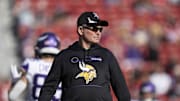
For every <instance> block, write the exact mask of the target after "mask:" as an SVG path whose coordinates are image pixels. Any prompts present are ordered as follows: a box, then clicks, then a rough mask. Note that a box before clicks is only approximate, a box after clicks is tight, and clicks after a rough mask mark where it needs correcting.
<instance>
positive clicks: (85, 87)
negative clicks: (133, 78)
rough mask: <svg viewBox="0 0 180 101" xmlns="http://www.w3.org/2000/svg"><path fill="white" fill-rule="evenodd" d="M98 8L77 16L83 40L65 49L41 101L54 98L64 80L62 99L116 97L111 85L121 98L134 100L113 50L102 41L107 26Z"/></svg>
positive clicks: (81, 100)
mask: <svg viewBox="0 0 180 101" xmlns="http://www.w3.org/2000/svg"><path fill="white" fill-rule="evenodd" d="M105 26H108V22H107V21H105V20H100V19H99V17H98V15H97V14H96V13H94V12H84V13H82V14H81V15H80V16H79V18H78V20H77V27H78V28H77V32H78V35H79V41H77V42H75V43H74V44H73V45H71V46H69V47H68V48H67V49H64V50H62V51H61V52H60V53H59V54H58V55H57V56H56V58H55V60H54V62H53V65H52V69H51V70H50V72H49V75H48V77H47V78H46V80H45V84H44V86H43V87H42V89H41V92H40V97H39V101H50V99H51V97H52V96H53V94H54V93H55V90H56V88H57V87H58V84H59V82H62V98H61V101H112V97H111V94H110V86H112V88H113V91H114V93H115V95H116V97H117V99H118V101H130V93H129V91H128V88H127V85H126V82H125V79H124V76H123V74H122V72H121V70H120V67H119V65H118V62H117V60H116V59H115V57H114V55H113V54H112V52H110V51H109V50H108V49H106V48H103V47H101V46H100V45H98V43H99V41H100V39H101V34H102V33H101V32H102V30H103V27H105Z"/></svg>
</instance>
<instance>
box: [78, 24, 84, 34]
mask: <svg viewBox="0 0 180 101" xmlns="http://www.w3.org/2000/svg"><path fill="white" fill-rule="evenodd" d="M78 33H79V35H80V36H81V35H83V33H84V30H83V27H82V26H79V27H78Z"/></svg>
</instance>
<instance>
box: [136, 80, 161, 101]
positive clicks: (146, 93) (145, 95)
mask: <svg viewBox="0 0 180 101" xmlns="http://www.w3.org/2000/svg"><path fill="white" fill-rule="evenodd" d="M139 96H140V98H139V99H140V100H139V101H158V100H157V99H156V97H155V86H154V85H153V84H152V83H151V82H144V83H142V84H141V85H140V92H139Z"/></svg>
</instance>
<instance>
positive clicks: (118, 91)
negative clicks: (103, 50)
mask: <svg viewBox="0 0 180 101" xmlns="http://www.w3.org/2000/svg"><path fill="white" fill-rule="evenodd" d="M109 59H110V60H109V62H110V63H109V64H110V66H109V69H110V79H111V86H112V88H113V91H114V93H115V95H116V97H117V99H118V101H130V93H129V90H128V87H127V85H126V81H125V78H124V76H123V74H122V72H121V69H120V66H119V64H118V62H117V60H116V58H115V57H114V55H113V54H112V53H110V57H109Z"/></svg>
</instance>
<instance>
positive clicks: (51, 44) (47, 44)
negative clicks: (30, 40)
mask: <svg viewBox="0 0 180 101" xmlns="http://www.w3.org/2000/svg"><path fill="white" fill-rule="evenodd" d="M59 49H60V39H59V38H58V37H57V36H56V35H55V33H52V32H45V33H43V34H42V35H40V36H39V38H38V39H37V42H36V45H35V54H36V55H38V56H39V55H43V54H49V55H56V54H58V53H59V51H60V50H59Z"/></svg>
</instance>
